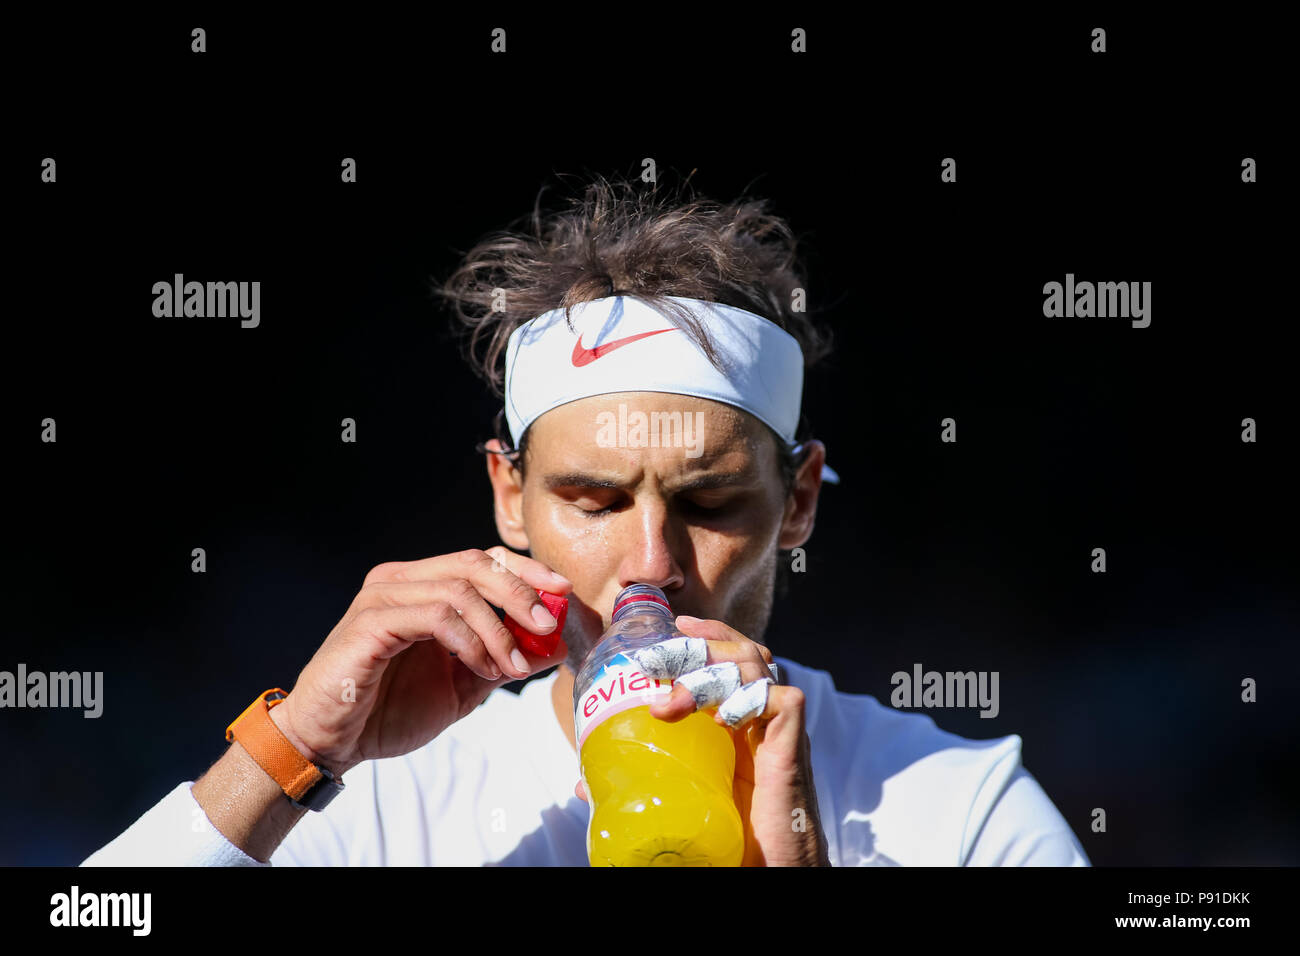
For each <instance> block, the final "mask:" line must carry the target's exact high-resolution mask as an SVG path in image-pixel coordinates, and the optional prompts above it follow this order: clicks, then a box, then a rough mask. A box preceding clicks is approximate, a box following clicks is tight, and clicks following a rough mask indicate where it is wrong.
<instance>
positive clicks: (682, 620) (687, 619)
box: [677, 614, 700, 626]
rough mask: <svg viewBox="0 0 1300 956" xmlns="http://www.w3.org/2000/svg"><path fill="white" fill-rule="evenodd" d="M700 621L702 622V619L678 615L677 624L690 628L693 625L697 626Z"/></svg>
mask: <svg viewBox="0 0 1300 956" xmlns="http://www.w3.org/2000/svg"><path fill="white" fill-rule="evenodd" d="M699 620H700V619H699V618H698V617H691V616H690V615H689V614H678V615H677V623H678V624H686V625H687V626H690V625H691V624H695V623H697V622H698V621H699Z"/></svg>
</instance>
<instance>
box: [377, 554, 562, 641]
mask: <svg viewBox="0 0 1300 956" xmlns="http://www.w3.org/2000/svg"><path fill="white" fill-rule="evenodd" d="M488 550H489V551H491V552H492V553H491V554H489V553H488V551H481V550H479V549H477V548H469V549H467V550H465V551H457V552H454V553H452V554H440V555H437V556H436V557H432V558H424V559H421V560H419V561H389V562H387V563H385V564H380V565H378V566H376V567H374V568H372V569H371V571H370V573H369V574H367V575H366V581H365V583H366V584H367V585H369V584H373V583H375V582H380V581H387V582H395V581H437V580H447V579H453V578H464V579H466V580H470V581H473V582H474V585H475V586H476V587H477V588H478V589H479V591H480V592H481V593H482V594H483V595H484V596H485V597H486V598H487V599H488V600H490V601H491V602H492V603H493V604H495V605H496V606H497V607H501V608H504V609H505V611H506V613H507V614H509V615H510V616H511V617H512V618H514V619H515V620H516V621H518V622H520V623H521V624H522V625H523V626H525V627H527V628H528V629H529V630H530V631H534V632H536V633H539V634H546V633H549V632H550V631H551V630H553V629H554V627H555V624H554V621H555V619H554V618H553V617H552V616H551V613H550V611H548V610H546V608H545V606H544V605H543V604H542V602H541V601H540V600H539V599H538V597H537V591H539V590H541V591H549V592H551V593H552V594H567V593H568V592H569V591H571V590H573V584H572V583H571V582H570V581H569V580H568V579H567V578H565V577H564V576H562V575H559V574H556V573H554V572H553V571H551V569H550V568H548V567H547V566H546V565H544V564H542V562H540V561H538V560H536V559H535V558H530V557H527V556H525V555H522V554H515V553H514V552H513V551H510V550H508V549H506V548H502V547H495V548H490V549H488ZM516 571H517V572H518V573H516ZM534 609H538V611H537V614H536V616H535V617H534ZM543 622H546V623H543Z"/></svg>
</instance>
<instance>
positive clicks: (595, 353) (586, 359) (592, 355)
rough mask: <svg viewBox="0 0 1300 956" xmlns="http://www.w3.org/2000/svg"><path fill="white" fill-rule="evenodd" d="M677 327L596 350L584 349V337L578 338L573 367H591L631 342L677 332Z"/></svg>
mask: <svg viewBox="0 0 1300 956" xmlns="http://www.w3.org/2000/svg"><path fill="white" fill-rule="evenodd" d="M676 331H677V326H675V325H674V326H673V327H672V328H671V329H655V330H654V331H653V332H642V333H640V334H639V335H629V336H628V337H627V338H624V339H615V340H614V341H613V342H606V343H605V344H604V345H597V346H596V347H595V348H594V349H584V348H583V347H582V336H581V335H579V336H578V341H576V342H574V343H573V367H574V368H582V367H583V366H584V365H590V364H591V363H592V362H594V361H596V359H598V358H600V357H601V356H602V355H608V354H609V353H610V352H612V351H614V349H618V348H622V347H623V346H624V345H627V344H628V343H629V342H635V341H636V340H637V339H644V338H645V337H646V336H649V335H658V334H659V333H660V332H676Z"/></svg>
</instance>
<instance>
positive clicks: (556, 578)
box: [551, 571, 573, 584]
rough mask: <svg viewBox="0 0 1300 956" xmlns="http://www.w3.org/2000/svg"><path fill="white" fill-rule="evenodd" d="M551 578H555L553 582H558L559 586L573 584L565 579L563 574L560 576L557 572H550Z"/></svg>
mask: <svg viewBox="0 0 1300 956" xmlns="http://www.w3.org/2000/svg"><path fill="white" fill-rule="evenodd" d="M551 577H553V578H555V580H556V581H558V582H560V583H561V584H572V583H573V582H572V581H570V580H569V579H568V578H566V577H565V576H564V575H563V574H560V573H559V572H557V571H552V572H551Z"/></svg>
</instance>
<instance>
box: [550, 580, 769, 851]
mask: <svg viewBox="0 0 1300 956" xmlns="http://www.w3.org/2000/svg"><path fill="white" fill-rule="evenodd" d="M612 617H613V623H612V624H611V625H610V627H609V629H608V630H607V631H606V632H605V633H604V634H603V635H602V636H601V639H600V640H599V641H598V642H597V644H596V646H595V647H593V648H592V650H591V653H590V654H589V655H588V657H587V660H586V662H585V663H584V664H583V666H582V670H581V671H580V672H579V673H578V676H577V678H576V680H575V681H574V685H573V687H574V695H573V707H574V727H575V731H576V736H577V742H578V752H579V761H580V763H581V771H582V780H583V784H584V786H585V787H586V789H587V794H588V797H589V800H590V802H591V819H590V823H589V825H588V828H587V857H588V859H589V860H590V861H591V865H592V866H739V865H740V862H741V859H742V858H743V856H744V849H745V835H744V827H743V825H742V823H741V820H740V814H739V812H738V811H737V809H736V803H735V798H734V796H733V791H732V784H733V776H734V774H735V767H736V751H735V742H734V738H733V736H732V733H731V731H730V730H728V729H727V728H726V727H724V726H721V725H720V724H718V723H716V722H715V721H714V719H713V715H714V713H715V712H716V708H712V707H710V708H708V709H706V710H702V711H696V712H694V713H692V714H690V715H689V716H687V717H685V718H683V719H682V720H680V721H674V722H672V723H669V722H668V721H664V720H660V719H658V718H657V717H653V716H651V714H650V701H652V700H653V699H655V698H656V697H658V696H661V695H668V694H671V693H672V687H673V683H674V682H673V681H671V680H666V679H660V680H655V679H652V678H648V677H646V676H645V675H643V674H642V673H641V672H640V670H639V669H638V667H637V665H636V663H635V661H634V660H633V659H632V658H630V657H629V656H628V652H630V651H635V650H638V649H640V648H642V647H648V646H649V645H651V644H656V643H658V642H659V641H664V640H668V639H669V638H673V637H684V636H685V635H683V634H682V633H681V632H680V631H679V630H677V628H676V626H675V625H674V624H673V613H672V610H671V608H670V607H669V605H668V600H667V598H666V597H665V596H664V593H663V591H661V590H660V589H659V588H657V587H654V586H653V585H648V584H634V585H631V586H630V587H627V588H624V589H623V591H622V592H620V593H619V595H618V597H617V598H616V599H615V601H614V612H613V615H612Z"/></svg>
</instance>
